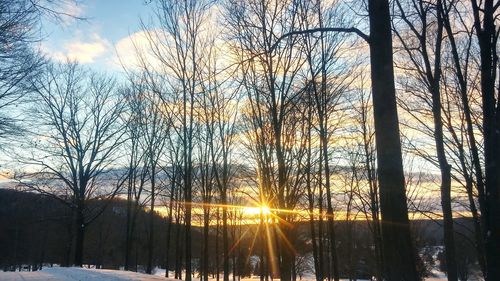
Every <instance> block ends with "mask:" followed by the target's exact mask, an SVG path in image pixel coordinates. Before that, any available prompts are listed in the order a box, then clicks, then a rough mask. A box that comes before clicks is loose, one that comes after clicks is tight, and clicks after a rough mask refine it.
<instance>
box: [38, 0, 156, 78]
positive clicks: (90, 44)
mask: <svg viewBox="0 0 500 281" xmlns="http://www.w3.org/2000/svg"><path fill="white" fill-rule="evenodd" d="M152 8H153V4H148V5H146V4H145V3H144V0H85V1H83V0H81V1H78V2H76V3H75V2H66V3H65V4H64V5H63V6H62V7H59V9H60V10H61V11H63V12H65V13H68V14H72V15H75V16H79V17H85V18H87V20H84V21H82V20H75V19H71V18H68V17H63V18H62V22H58V23H55V22H53V21H50V20H48V19H46V20H45V21H44V22H43V23H42V33H43V34H44V35H45V36H44V39H43V41H42V42H41V49H42V51H43V52H44V53H45V54H46V55H47V56H48V57H50V58H52V59H53V60H56V61H65V60H66V58H70V59H71V60H76V61H78V62H79V63H81V64H84V65H88V66H89V67H91V68H93V69H96V70H98V71H111V72H113V71H119V70H120V65H119V63H118V60H117V55H116V50H117V49H124V48H127V47H128V49H130V44H128V45H129V46H126V45H127V44H125V42H127V41H130V40H129V36H130V35H133V34H134V33H136V32H138V31H140V30H141V27H140V18H142V19H144V20H145V21H146V22H147V21H148V18H149V17H150V15H151V10H152ZM119 53H126V54H125V55H131V50H122V52H119ZM120 56H123V55H120Z"/></svg>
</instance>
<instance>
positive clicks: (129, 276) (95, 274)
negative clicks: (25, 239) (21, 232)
mask: <svg viewBox="0 0 500 281" xmlns="http://www.w3.org/2000/svg"><path fill="white" fill-rule="evenodd" d="M0 280H1V281H132V280H134V281H155V280H163V281H177V280H176V279H167V278H165V277H163V276H157V275H148V274H143V273H136V272H130V271H120V270H108V269H87V268H79V267H69V268H67V267H52V268H49V267H47V268H44V269H43V270H41V271H33V272H0Z"/></svg>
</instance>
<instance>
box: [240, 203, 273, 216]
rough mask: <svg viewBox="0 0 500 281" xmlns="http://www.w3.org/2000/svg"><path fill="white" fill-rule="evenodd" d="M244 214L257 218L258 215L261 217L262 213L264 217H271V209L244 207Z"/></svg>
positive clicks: (266, 207) (265, 207) (263, 206)
mask: <svg viewBox="0 0 500 281" xmlns="http://www.w3.org/2000/svg"><path fill="white" fill-rule="evenodd" d="M243 213H244V214H245V215H247V216H256V215H260V214H261V213H262V214H263V215H270V214H271V209H270V208H269V207H268V206H266V205H262V206H258V207H244V208H243Z"/></svg>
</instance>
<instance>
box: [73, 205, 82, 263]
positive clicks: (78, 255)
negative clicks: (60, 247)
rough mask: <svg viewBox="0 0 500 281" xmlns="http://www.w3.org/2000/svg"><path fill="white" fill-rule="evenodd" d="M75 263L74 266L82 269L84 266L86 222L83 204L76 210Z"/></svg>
mask: <svg viewBox="0 0 500 281" xmlns="http://www.w3.org/2000/svg"><path fill="white" fill-rule="evenodd" d="M75 212H76V214H75V235H76V238H75V261H74V265H75V266H79V267H82V264H83V242H84V239H85V221H84V216H83V203H82V202H80V201H79V202H78V203H77V209H76V210H75Z"/></svg>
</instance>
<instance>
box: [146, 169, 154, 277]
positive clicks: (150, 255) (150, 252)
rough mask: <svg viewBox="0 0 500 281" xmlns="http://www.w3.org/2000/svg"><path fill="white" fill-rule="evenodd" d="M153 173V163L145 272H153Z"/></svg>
mask: <svg viewBox="0 0 500 281" xmlns="http://www.w3.org/2000/svg"><path fill="white" fill-rule="evenodd" d="M155 173H156V169H155V167H154V165H152V167H151V205H150V210H149V238H148V264H147V268H146V273H147V274H151V273H152V272H153V251H154V231H155V230H154V226H155V192H156V190H155Z"/></svg>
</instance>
